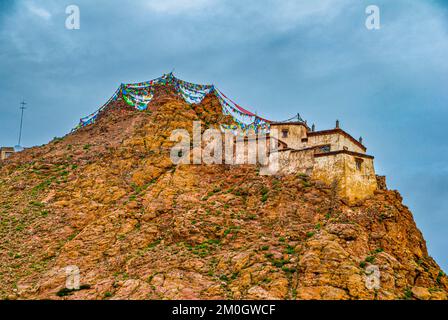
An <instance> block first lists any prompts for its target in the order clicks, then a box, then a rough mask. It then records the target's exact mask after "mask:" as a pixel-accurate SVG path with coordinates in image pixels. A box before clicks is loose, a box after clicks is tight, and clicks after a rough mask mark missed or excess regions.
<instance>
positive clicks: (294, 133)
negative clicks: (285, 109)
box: [271, 124, 307, 149]
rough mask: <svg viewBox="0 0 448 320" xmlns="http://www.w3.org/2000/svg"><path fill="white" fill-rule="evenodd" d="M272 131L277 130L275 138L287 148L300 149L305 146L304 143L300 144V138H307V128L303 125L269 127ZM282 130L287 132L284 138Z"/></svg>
mask: <svg viewBox="0 0 448 320" xmlns="http://www.w3.org/2000/svg"><path fill="white" fill-rule="evenodd" d="M272 129H277V135H278V136H277V138H278V139H279V140H281V141H283V142H285V143H286V144H287V145H288V147H289V148H292V149H302V148H305V147H306V146H307V145H306V143H304V142H302V138H306V137H307V128H306V127H305V126H304V125H300V124H294V125H291V124H276V125H271V130H272ZM283 130H288V136H287V137H286V138H284V137H283V135H282V131H283Z"/></svg>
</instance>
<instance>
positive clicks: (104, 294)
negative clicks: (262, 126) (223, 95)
mask: <svg viewBox="0 0 448 320" xmlns="http://www.w3.org/2000/svg"><path fill="white" fill-rule="evenodd" d="M193 120H201V121H202V123H203V128H204V129H205V128H206V127H207V126H210V125H213V124H216V123H219V122H222V121H229V119H227V118H226V117H224V116H223V115H222V114H221V111H220V105H219V102H218V101H217V100H216V99H215V98H214V97H213V96H210V97H207V98H206V99H205V100H204V101H203V102H202V103H201V104H200V105H197V106H189V105H187V104H186V103H185V102H183V101H182V100H180V99H177V98H175V97H174V96H172V95H171V93H170V91H169V89H168V90H166V88H165V89H159V90H157V92H156V96H155V99H154V100H153V101H152V102H151V104H150V108H149V111H144V112H138V111H134V110H131V109H129V108H128V107H126V105H125V104H124V103H123V102H120V101H119V102H117V103H115V104H113V105H111V106H110V107H108V110H107V112H105V113H104V114H102V115H101V117H100V118H99V120H98V122H97V123H96V124H94V125H91V126H88V127H85V128H82V129H80V130H79V131H77V132H75V133H72V134H69V135H67V136H66V137H64V138H62V139H55V140H53V141H52V142H50V143H49V144H47V145H45V146H41V147H35V148H31V149H27V150H26V151H24V152H22V153H19V154H16V155H14V156H13V157H12V158H11V159H9V160H8V161H6V162H3V163H2V164H1V167H0V194H1V198H0V219H1V220H0V297H2V298H4V299H17V298H18V299H62V298H64V299H413V298H417V299H446V298H447V290H448V280H447V278H446V276H445V275H444V273H443V272H442V271H441V269H440V268H439V266H438V265H437V264H436V262H435V261H434V260H433V259H432V258H431V257H429V256H428V253H427V249H426V245H425V241H424V239H423V237H422V234H421V233H420V231H419V230H418V229H417V227H416V225H415V222H414V220H413V217H412V214H411V212H409V210H408V209H407V208H406V206H404V205H403V204H402V199H401V197H400V195H399V194H398V192H396V191H377V192H376V194H375V196H374V197H371V198H369V199H367V200H365V201H363V202H360V203H357V204H356V205H348V204H346V203H345V202H344V201H343V200H341V199H339V198H338V197H337V196H336V192H335V190H334V188H332V187H331V186H328V185H325V184H323V183H320V182H319V181H312V180H310V179H309V177H307V176H304V175H290V176H285V177H264V176H260V175H259V174H258V169H257V168H256V167H255V166H228V165H209V166H208V165H180V166H174V165H173V164H172V162H171V160H170V159H169V151H170V148H171V147H172V145H173V142H171V141H170V140H169V136H170V134H171V131H172V130H173V129H178V128H186V129H187V130H189V131H191V129H192V121H193ZM69 265H76V266H78V267H79V269H80V276H81V288H80V290H77V291H73V292H68V291H67V290H65V291H64V290H61V289H63V288H64V287H65V267H67V266H69ZM371 266H377V267H378V269H379V272H380V281H379V288H378V289H368V288H367V286H366V279H369V277H371V276H372V275H368V274H367V273H370V272H372V271H371V270H373V269H372V267H371Z"/></svg>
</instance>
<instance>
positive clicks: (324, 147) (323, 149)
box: [319, 144, 331, 153]
mask: <svg viewBox="0 0 448 320" xmlns="http://www.w3.org/2000/svg"><path fill="white" fill-rule="evenodd" d="M330 151H331V146H330V145H329V144H327V145H325V146H322V147H320V148H319V152H321V153H326V152H330Z"/></svg>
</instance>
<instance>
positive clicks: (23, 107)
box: [18, 101, 26, 146]
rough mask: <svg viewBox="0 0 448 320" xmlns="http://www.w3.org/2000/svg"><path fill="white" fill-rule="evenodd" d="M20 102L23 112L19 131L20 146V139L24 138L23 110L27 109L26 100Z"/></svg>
mask: <svg viewBox="0 0 448 320" xmlns="http://www.w3.org/2000/svg"><path fill="white" fill-rule="evenodd" d="M20 104H21V107H20V109H21V110H22V114H21V116H20V131H19V144H18V145H19V146H20V141H21V140H22V125H23V110H25V109H26V108H25V105H26V102H25V101H22V102H21V103H20Z"/></svg>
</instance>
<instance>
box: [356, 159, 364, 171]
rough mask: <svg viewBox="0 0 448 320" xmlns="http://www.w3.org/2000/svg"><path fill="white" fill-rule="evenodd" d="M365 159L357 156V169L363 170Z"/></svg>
mask: <svg viewBox="0 0 448 320" xmlns="http://www.w3.org/2000/svg"><path fill="white" fill-rule="evenodd" d="M363 161H364V160H362V159H360V158H355V163H356V169H358V170H361V169H362V162H363Z"/></svg>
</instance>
